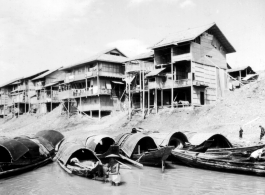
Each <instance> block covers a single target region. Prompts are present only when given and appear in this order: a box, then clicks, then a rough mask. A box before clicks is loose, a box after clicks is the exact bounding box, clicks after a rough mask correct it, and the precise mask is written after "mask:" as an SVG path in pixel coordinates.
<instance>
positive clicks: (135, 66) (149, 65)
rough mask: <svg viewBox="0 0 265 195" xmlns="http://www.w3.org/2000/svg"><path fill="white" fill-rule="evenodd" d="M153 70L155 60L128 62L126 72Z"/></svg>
mask: <svg viewBox="0 0 265 195" xmlns="http://www.w3.org/2000/svg"><path fill="white" fill-rule="evenodd" d="M139 70H145V71H152V70H154V63H153V62H140V63H126V65H125V72H133V71H139Z"/></svg>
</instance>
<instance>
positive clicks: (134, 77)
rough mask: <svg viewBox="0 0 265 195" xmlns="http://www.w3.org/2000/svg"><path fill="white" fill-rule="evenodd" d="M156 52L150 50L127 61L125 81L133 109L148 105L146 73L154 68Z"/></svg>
mask: <svg viewBox="0 0 265 195" xmlns="http://www.w3.org/2000/svg"><path fill="white" fill-rule="evenodd" d="M154 68H155V67H154V52H153V51H150V52H147V53H143V54H140V55H137V56H135V57H133V58H129V59H128V60H127V61H126V62H125V77H126V79H125V81H126V83H127V94H130V95H129V101H130V102H131V105H132V109H134V110H137V109H142V108H143V106H145V107H147V103H148V102H147V98H145V97H147V95H148V94H147V92H148V83H147V79H146V78H145V75H146V74H147V73H149V72H150V71H153V70H154Z"/></svg>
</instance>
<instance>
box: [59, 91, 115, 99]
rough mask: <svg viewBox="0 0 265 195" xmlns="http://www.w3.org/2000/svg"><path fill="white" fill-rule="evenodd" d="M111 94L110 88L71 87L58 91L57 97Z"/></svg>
mask: <svg viewBox="0 0 265 195" xmlns="http://www.w3.org/2000/svg"><path fill="white" fill-rule="evenodd" d="M98 94H100V95H111V89H100V90H97V89H96V88H95V89H93V88H91V89H89V90H85V89H72V90H67V91H61V92H58V99H67V98H77V97H86V96H94V95H98Z"/></svg>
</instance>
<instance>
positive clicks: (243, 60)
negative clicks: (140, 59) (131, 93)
mask: <svg viewBox="0 0 265 195" xmlns="http://www.w3.org/2000/svg"><path fill="white" fill-rule="evenodd" d="M212 22H216V24H217V25H218V27H219V28H220V29H221V30H222V32H223V33H224V35H225V36H226V37H227V39H228V40H229V41H230V43H231V44H232V45H233V46H234V48H235V49H236V51H237V52H236V53H233V54H229V55H227V61H228V63H229V64H230V65H231V66H232V67H238V66H245V65H250V66H252V67H253V69H254V70H256V71H257V70H262V69H265V47H264V46H265V1H264V0H233V1H232V0H222V1H217V0H200V1H195V0H0V84H1V83H4V82H6V81H8V80H10V79H13V78H16V77H22V76H26V75H29V74H31V73H36V72H38V71H41V70H45V69H53V68H56V67H60V66H68V65H71V64H73V63H76V62H80V61H82V60H84V59H86V58H88V57H89V56H91V55H93V54H95V53H97V52H99V51H101V50H104V49H106V48H107V47H113V46H117V47H118V48H120V49H121V50H122V51H123V52H124V53H125V54H127V55H129V56H133V55H135V54H138V53H142V52H145V51H146V50H147V48H148V47H150V46H152V45H154V44H155V43H156V42H158V41H159V40H161V39H162V38H163V37H165V36H167V35H168V34H171V33H174V32H177V31H180V30H184V29H187V28H192V27H196V26H201V25H204V24H209V23H212Z"/></svg>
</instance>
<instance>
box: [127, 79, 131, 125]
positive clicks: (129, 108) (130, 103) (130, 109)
mask: <svg viewBox="0 0 265 195" xmlns="http://www.w3.org/2000/svg"><path fill="white" fill-rule="evenodd" d="M129 78H130V77H129ZM128 88H129V106H128V107H129V120H131V86H130V82H129V83H128Z"/></svg>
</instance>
